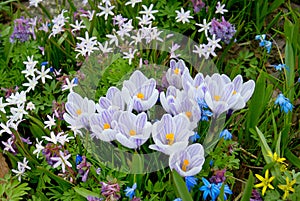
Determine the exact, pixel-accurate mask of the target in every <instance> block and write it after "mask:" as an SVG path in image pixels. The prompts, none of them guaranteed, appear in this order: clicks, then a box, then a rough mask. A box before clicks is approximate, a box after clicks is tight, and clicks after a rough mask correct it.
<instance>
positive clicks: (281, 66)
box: [271, 64, 287, 71]
mask: <svg viewBox="0 0 300 201" xmlns="http://www.w3.org/2000/svg"><path fill="white" fill-rule="evenodd" d="M271 66H273V67H274V68H275V69H276V70H279V71H282V69H284V68H285V69H287V66H286V65H285V64H278V65H271Z"/></svg>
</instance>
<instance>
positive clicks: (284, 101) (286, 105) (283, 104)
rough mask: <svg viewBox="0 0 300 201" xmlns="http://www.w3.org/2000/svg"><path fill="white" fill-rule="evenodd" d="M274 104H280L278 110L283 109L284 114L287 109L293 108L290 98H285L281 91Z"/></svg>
mask: <svg viewBox="0 0 300 201" xmlns="http://www.w3.org/2000/svg"><path fill="white" fill-rule="evenodd" d="M275 105H279V106H280V110H281V111H284V112H285V113H286V114H287V113H288V112H289V111H292V110H293V107H294V106H293V105H292V104H291V102H290V100H289V99H288V98H286V97H285V96H284V95H283V94H282V93H280V94H279V95H278V96H277V99H276V100H275Z"/></svg>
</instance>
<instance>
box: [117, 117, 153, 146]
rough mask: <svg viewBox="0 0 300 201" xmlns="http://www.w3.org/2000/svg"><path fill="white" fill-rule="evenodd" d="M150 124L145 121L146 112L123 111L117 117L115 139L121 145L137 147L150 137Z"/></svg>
mask: <svg viewBox="0 0 300 201" xmlns="http://www.w3.org/2000/svg"><path fill="white" fill-rule="evenodd" d="M151 128H152V125H151V123H150V122H148V121H147V115H146V113H144V112H142V113H140V114H138V115H135V114H133V113H131V112H123V113H122V114H121V115H120V117H119V119H118V126H117V130H118V131H119V132H118V134H117V135H116V139H117V141H118V142H120V143H121V144H122V145H123V146H125V147H128V148H130V149H138V148H139V147H140V146H141V145H142V144H144V143H145V142H146V141H147V140H148V139H149V137H150V134H151Z"/></svg>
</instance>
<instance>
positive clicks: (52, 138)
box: [42, 131, 57, 144]
mask: <svg viewBox="0 0 300 201" xmlns="http://www.w3.org/2000/svg"><path fill="white" fill-rule="evenodd" d="M42 138H44V139H45V140H47V141H48V142H52V143H53V144H57V138H56V136H55V134H54V132H53V131H51V132H50V137H48V136H42Z"/></svg>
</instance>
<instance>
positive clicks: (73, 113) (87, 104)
mask: <svg viewBox="0 0 300 201" xmlns="http://www.w3.org/2000/svg"><path fill="white" fill-rule="evenodd" d="M65 109H66V111H67V113H64V115H63V118H64V120H65V121H66V122H68V123H69V124H71V125H72V124H74V122H75V124H79V125H80V126H83V127H85V128H87V129H89V128H90V125H89V116H90V115H91V114H93V113H94V112H95V103H94V101H92V100H88V99H87V98H86V97H85V98H82V97H81V96H80V95H79V94H77V93H75V92H71V93H70V94H69V95H68V101H67V103H66V105H65ZM72 126H78V125H72Z"/></svg>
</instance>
